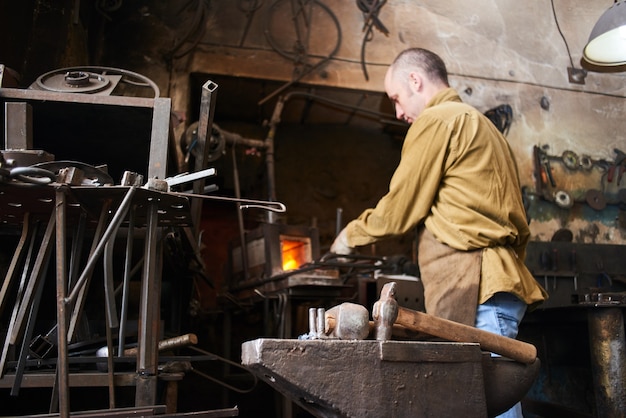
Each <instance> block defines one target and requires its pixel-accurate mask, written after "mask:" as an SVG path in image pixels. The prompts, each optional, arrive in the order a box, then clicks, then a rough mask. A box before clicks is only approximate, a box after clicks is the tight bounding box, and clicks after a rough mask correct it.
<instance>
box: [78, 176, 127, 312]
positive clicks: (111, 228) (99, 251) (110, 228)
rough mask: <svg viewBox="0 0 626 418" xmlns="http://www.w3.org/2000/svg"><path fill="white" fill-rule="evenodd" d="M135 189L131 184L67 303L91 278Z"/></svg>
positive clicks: (124, 214)
mask: <svg viewBox="0 0 626 418" xmlns="http://www.w3.org/2000/svg"><path fill="white" fill-rule="evenodd" d="M135 191H136V188H135V187H134V186H131V187H130V188H129V189H128V191H127V192H126V196H124V200H122V203H120V206H119V208H117V211H116V212H115V215H114V216H113V219H111V223H110V224H109V226H108V227H107V229H106V231H104V234H103V235H102V239H101V240H100V242H99V243H98V245H97V247H96V250H95V251H94V253H93V254H92V255H91V256H90V257H89V260H87V264H86V265H85V268H84V270H83V272H82V274H81V275H80V277H79V278H78V281H77V282H76V286H74V288H73V289H72V293H70V294H69V296H68V297H67V298H66V302H67V303H70V302H73V301H74V300H75V299H76V296H77V295H78V292H79V290H80V289H81V288H82V287H83V285H84V284H85V283H86V281H87V279H88V278H89V275H90V274H91V272H92V270H93V268H94V267H95V265H96V262H97V261H98V258H99V257H100V256H101V255H102V252H103V251H104V246H105V245H106V243H107V242H108V241H109V239H110V238H111V236H112V235H113V233H114V232H115V231H117V228H118V227H119V225H120V224H121V223H122V221H123V220H124V217H125V216H126V212H127V211H128V208H129V207H130V204H131V202H132V199H133V196H134V195H135Z"/></svg>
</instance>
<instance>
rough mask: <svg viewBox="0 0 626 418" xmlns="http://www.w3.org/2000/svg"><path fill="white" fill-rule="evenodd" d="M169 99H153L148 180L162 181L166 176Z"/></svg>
mask: <svg viewBox="0 0 626 418" xmlns="http://www.w3.org/2000/svg"><path fill="white" fill-rule="evenodd" d="M171 100H172V99H170V98H169V97H160V98H156V99H154V105H153V109H152V132H151V134H150V156H149V159H148V178H159V179H164V178H165V176H166V175H167V149H168V142H169V128H170V117H171V115H170V111H171V108H172V103H171Z"/></svg>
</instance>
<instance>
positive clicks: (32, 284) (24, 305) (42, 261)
mask: <svg viewBox="0 0 626 418" xmlns="http://www.w3.org/2000/svg"><path fill="white" fill-rule="evenodd" d="M55 223H56V217H55V214H54V213H52V215H51V216H50V220H49V221H48V226H47V227H46V232H45V233H44V236H43V239H42V241H41V245H40V249H39V252H38V253H37V257H36V258H35V264H34V265H33V270H32V272H31V274H30V278H29V280H28V284H27V285H26V290H25V291H24V297H23V299H22V300H21V302H20V308H19V311H18V313H17V317H16V319H15V326H14V327H13V330H12V333H11V344H15V342H16V341H17V337H18V335H19V333H20V332H21V330H22V323H23V321H24V317H25V316H26V310H27V309H29V305H30V304H31V303H32V297H33V292H34V290H35V288H36V286H37V283H39V280H41V278H42V277H43V275H44V267H45V266H46V265H47V261H48V259H49V257H50V252H51V249H52V245H50V242H51V240H52V236H53V235H54V228H55Z"/></svg>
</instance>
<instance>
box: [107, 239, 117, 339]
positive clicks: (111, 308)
mask: <svg viewBox="0 0 626 418" xmlns="http://www.w3.org/2000/svg"><path fill="white" fill-rule="evenodd" d="M116 232H117V231H116ZM114 244H115V239H110V240H108V241H107V243H106V245H105V246H104V300H105V305H106V306H105V309H106V315H107V324H108V326H109V327H111V328H117V327H118V326H119V321H118V318H117V308H116V306H115V281H114V279H113V248H114Z"/></svg>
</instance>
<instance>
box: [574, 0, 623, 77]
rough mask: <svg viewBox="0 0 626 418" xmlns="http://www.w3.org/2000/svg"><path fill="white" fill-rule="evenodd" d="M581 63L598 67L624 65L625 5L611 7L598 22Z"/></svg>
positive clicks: (618, 3)
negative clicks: (584, 62)
mask: <svg viewBox="0 0 626 418" xmlns="http://www.w3.org/2000/svg"><path fill="white" fill-rule="evenodd" d="M583 61H586V62H588V63H590V64H592V65H595V66H600V67H612V66H621V65H624V64H626V4H625V3H624V2H622V1H619V2H617V3H615V4H614V5H613V6H611V7H610V8H609V9H608V10H607V11H606V12H604V14H603V15H602V16H600V19H599V20H598V23H596V25H595V26H594V28H593V30H592V31H591V35H590V36H589V42H588V43H587V45H586V46H585V48H584V50H583Z"/></svg>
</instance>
